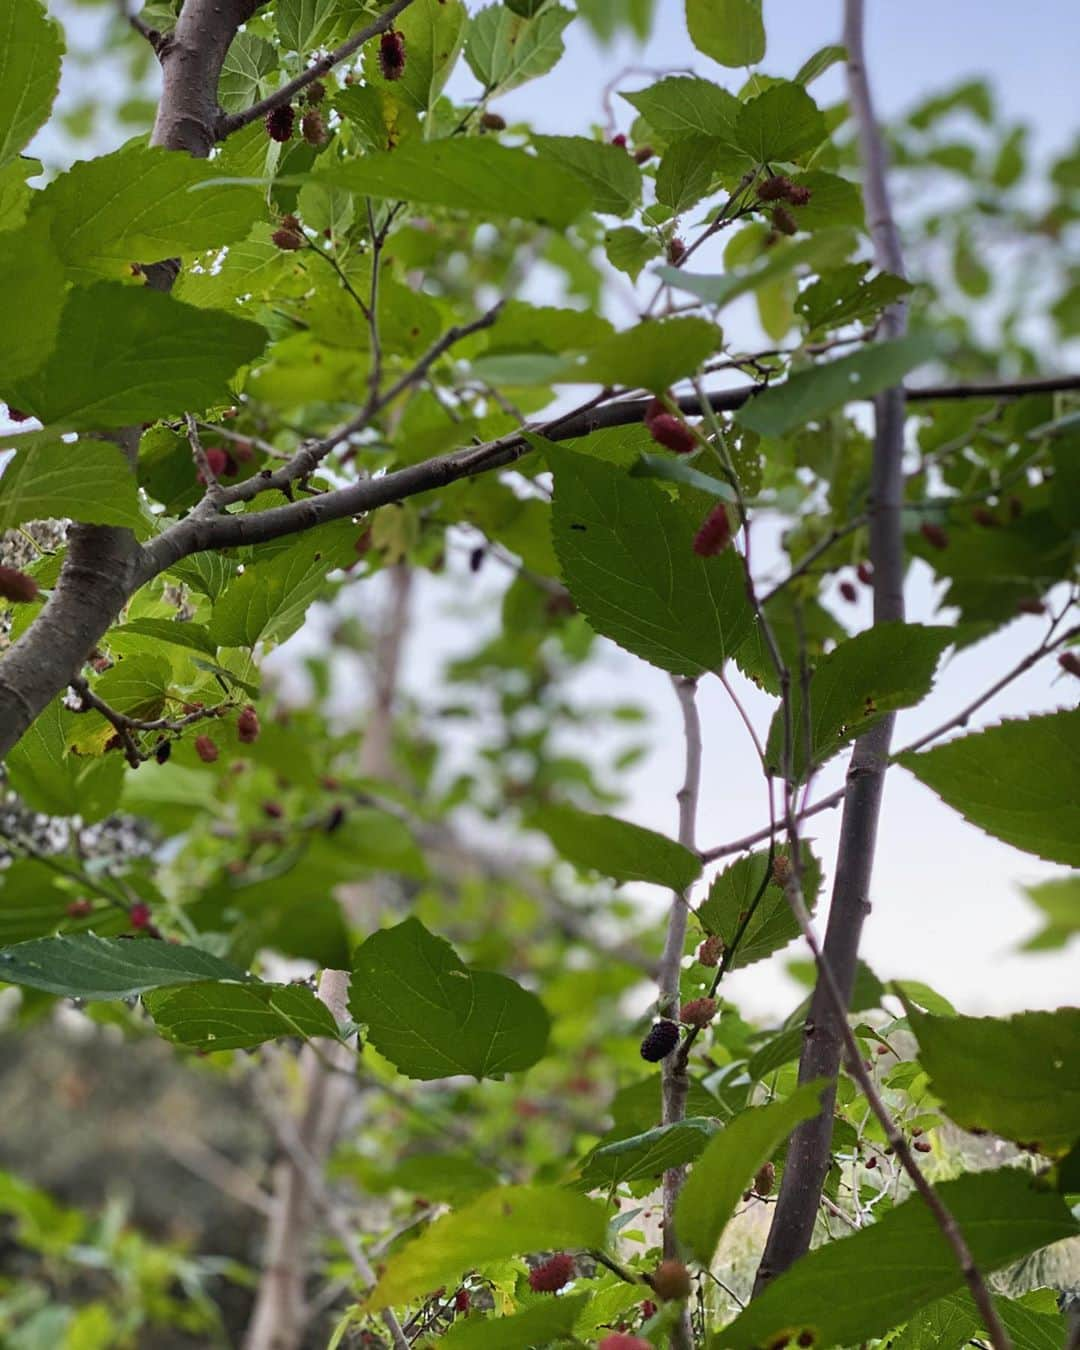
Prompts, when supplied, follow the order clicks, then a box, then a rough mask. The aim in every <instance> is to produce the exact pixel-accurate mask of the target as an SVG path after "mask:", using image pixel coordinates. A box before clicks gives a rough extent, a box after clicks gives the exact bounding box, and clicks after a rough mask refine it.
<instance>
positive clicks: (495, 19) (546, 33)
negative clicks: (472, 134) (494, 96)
mask: <svg viewBox="0 0 1080 1350" xmlns="http://www.w3.org/2000/svg"><path fill="white" fill-rule="evenodd" d="M573 17H574V16H573V14H572V13H571V12H570V10H568V9H565V8H564V7H563V6H562V5H548V6H547V7H546V8H545V9H543V10H542V11H541V12H540V13H539V14H537V15H536V16H535V18H532V19H526V18H522V17H521V15H518V14H514V13H512V12H511V11H510V10H509V9H507V7H506V6H505V5H503V4H500V3H496V4H492V5H486V6H485V7H484V8H483V9H482V10H480V11H479V12H478V13H477V14H474V15H473V17H472V18H471V19H470V20H469V29H468V34H467V36H466V39H465V60H466V61H467V62H468V63H469V69H470V70H471V71H472V73H473V74H474V75H475V76H476V78H477V79H478V80H479V81H480V83H481V84H482V85H483V86H484V88H485V89H487V90H490V91H495V90H499V91H500V92H501V93H506V92H507V90H510V89H516V88H517V87H518V85H521V84H525V83H526V81H528V80H533V79H535V78H536V77H537V76H538V75H545V74H546V73H547V72H548V71H549V70H551V68H552V67H553V66H554V65H555V64H556V62H557V61H558V60H559V58H560V57H561V56H562V54H563V51H564V50H565V48H564V46H563V40H562V33H563V29H564V28H565V27H566V25H567V24H568V23H569V22H570V21H571V19H573Z"/></svg>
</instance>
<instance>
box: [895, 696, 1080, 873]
mask: <svg viewBox="0 0 1080 1350" xmlns="http://www.w3.org/2000/svg"><path fill="white" fill-rule="evenodd" d="M897 760H898V762H899V763H900V764H902V765H903V766H904V768H905V769H910V770H911V772H912V773H913V774H914V775H915V777H916V778H918V779H919V781H920V782H923V783H925V784H926V785H927V787H930V788H933V789H934V791H935V792H936V793H937V794H938V796H940V797H941V798H942V799H943V800H944V801H946V802H948V804H949V805H950V806H951V807H953V808H954V809H955V810H957V811H959V812H960V814H961V815H962V816H964V818H965V819H966V820H970V821H971V823H972V824H973V825H977V826H978V827H979V828H980V829H981V830H985V831H986V832H987V833H988V834H992V835H995V836H996V837H997V838H998V839H1004V840H1005V842H1006V843H1007V844H1013V845H1015V846H1016V847H1017V848H1022V849H1024V850H1025V851H1026V852H1028V853H1036V854H1038V856H1039V857H1040V858H1048V859H1049V860H1050V861H1051V862H1060V863H1067V864H1069V865H1070V866H1072V867H1076V866H1080V709H1077V708H1073V709H1070V710H1067V711H1066V710H1062V711H1061V712H1054V713H1045V714H1043V715H1042V716H1039V717H1028V718H1022V719H1021V718H1018V719H1016V720H1014V721H1009V722H1001V723H999V724H998V725H997V726H993V727H988V728H987V729H986V730H985V731H977V732H974V733H973V734H972V735H970V736H960V737H957V739H956V740H953V741H949V742H948V744H946V745H939V746H936V747H935V748H934V749H933V750H926V751H923V752H922V753H921V754H913V753H911V752H908V753H905V754H901V755H898V756H897Z"/></svg>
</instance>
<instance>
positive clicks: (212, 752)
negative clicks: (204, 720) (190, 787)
mask: <svg viewBox="0 0 1080 1350" xmlns="http://www.w3.org/2000/svg"><path fill="white" fill-rule="evenodd" d="M195 753H196V754H197V755H198V756H199V758H200V759H201V760H202V762H203V763H204V764H213V763H214V761H215V760H216V759H217V757H218V755H219V754H220V753H221V752H220V751H219V750H218V748H217V746H216V745H215V744H214V741H213V740H212V739H211V738H210V737H209V736H196V737H195Z"/></svg>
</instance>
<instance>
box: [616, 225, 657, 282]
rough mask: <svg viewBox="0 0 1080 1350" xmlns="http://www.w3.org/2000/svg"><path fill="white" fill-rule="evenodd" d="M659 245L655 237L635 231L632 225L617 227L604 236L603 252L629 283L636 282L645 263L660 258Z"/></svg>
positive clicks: (642, 231) (641, 231)
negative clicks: (627, 278)
mask: <svg viewBox="0 0 1080 1350" xmlns="http://www.w3.org/2000/svg"><path fill="white" fill-rule="evenodd" d="M660 251H661V250H660V244H659V241H658V240H657V239H656V237H655V235H651V234H646V233H645V231H644V230H636V229H635V228H634V227H633V226H632V225H619V226H618V227H617V228H616V229H614V230H608V232H607V234H605V235H604V252H605V253H606V254H607V258H608V262H609V263H611V265H612V267H614V268H615V269H616V270H617V271H619V272H625V273H626V275H627V276H628V277H629V278H630V280H631V281H637V279H638V277H639V276H640V275H641V269H642V268H643V267H644V266H645V264H646V263H647V262H650V261H651V260H652V259H653V258H657V257H659V256H660Z"/></svg>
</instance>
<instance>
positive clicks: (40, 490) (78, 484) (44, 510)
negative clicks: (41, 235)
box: [0, 236, 194, 530]
mask: <svg viewBox="0 0 1080 1350" xmlns="http://www.w3.org/2000/svg"><path fill="white" fill-rule="evenodd" d="M0 238H2V236H0ZM24 442H25V449H23V448H22V446H23V444H24ZM11 444H12V445H13V446H14V447H15V455H14V456H13V458H12V459H10V460H9V461H8V463H7V464H6V465H5V467H4V471H3V476H2V477H0V530H10V529H13V528H14V527H15V526H16V525H21V524H23V523H24V522H25V521H28V520H51V519H57V518H61V517H71V518H72V519H74V520H80V521H82V522H83V523H84V524H89V525H126V526H128V527H129V528H130V529H137V528H139V527H140V526H143V525H145V523H146V522H145V518H144V517H143V515H142V512H141V511H140V510H139V494H138V489H137V488H136V486H135V475H134V474H133V473H132V472H131V465H130V464H129V463H128V461H127V459H126V457H125V455H124V453H123V452H122V451H121V450H120V448H119V447H118V446H115V445H112V444H110V443H109V442H107V441H96V440H88V439H86V438H85V437H84V438H83V439H82V440H80V441H75V442H67V441H61V440H59V439H58V438H55V437H52V436H50V435H48V434H47V433H41V434H39V435H37V436H26V437H17V438H13V439H12V442H11ZM192 474H194V469H192Z"/></svg>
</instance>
